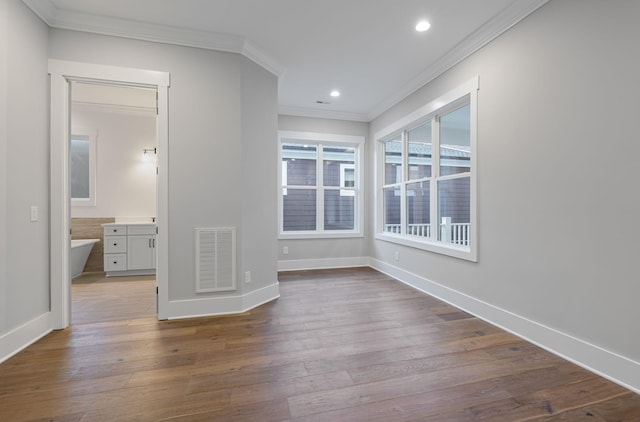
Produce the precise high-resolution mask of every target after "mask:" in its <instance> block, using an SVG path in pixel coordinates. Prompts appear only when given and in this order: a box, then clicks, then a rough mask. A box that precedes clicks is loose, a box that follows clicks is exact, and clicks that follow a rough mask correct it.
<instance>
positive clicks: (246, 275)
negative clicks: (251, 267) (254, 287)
mask: <svg viewBox="0 0 640 422" xmlns="http://www.w3.org/2000/svg"><path fill="white" fill-rule="evenodd" d="M244 282H245V283H251V271H245V272H244Z"/></svg>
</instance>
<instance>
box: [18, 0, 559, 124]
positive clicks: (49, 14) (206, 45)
mask: <svg viewBox="0 0 640 422" xmlns="http://www.w3.org/2000/svg"><path fill="white" fill-rule="evenodd" d="M22 1H23V2H24V3H25V4H26V5H27V6H28V7H29V8H30V9H31V10H33V12H34V13H35V14H36V15H38V16H39V17H40V18H41V19H42V20H43V21H44V22H45V23H46V24H47V25H49V26H50V27H53V28H60V29H69V30H76V31H84V32H91V33H96V34H101V35H110V36H117V37H124V38H132V39H138V40H143V41H151V42H160V43H165V44H173V45H181V46H185V47H196V48H203V49H208V50H216V51H224V52H229V53H237V54H240V55H242V56H244V57H246V58H248V59H249V60H251V61H253V62H254V63H256V64H258V65H259V66H261V67H263V68H264V69H266V70H267V71H269V72H270V73H272V74H274V75H275V76H276V77H278V78H280V77H281V76H282V75H283V74H284V72H285V71H286V68H285V67H284V65H282V64H281V63H280V62H278V60H276V59H275V58H273V57H271V56H270V55H269V54H268V53H267V52H266V51H264V50H262V49H260V48H259V47H257V46H256V45H255V44H253V43H252V42H250V41H249V40H247V39H246V38H244V37H239V36H234V35H229V34H222V33H215V32H209V31H200V30H192V29H188V28H179V27H172V26H168V25H157V24H149V23H143V22H136V21H131V20H125V19H115V18H108V17H102V16H96V15H90V14H84V13H77V12H71V11H66V10H61V9H58V8H56V7H55V5H54V4H53V3H52V2H51V1H50V0H22ZM548 1H549V0H516V1H514V2H513V3H511V4H510V5H509V6H508V7H507V8H505V9H504V10H503V11H502V12H501V13H500V14H498V15H497V16H495V17H494V18H493V19H491V20H490V21H489V22H487V23H486V24H485V25H483V26H482V27H480V28H479V29H478V30H476V31H475V32H473V33H472V34H471V35H469V36H468V37H467V38H466V39H465V40H464V41H462V42H461V43H460V44H458V45H457V46H456V47H455V48H453V49H452V50H450V51H449V52H448V53H447V54H445V55H444V56H443V57H441V58H440V59H439V60H438V61H436V62H435V63H434V64H433V65H431V66H429V67H428V68H427V69H425V70H424V71H423V72H421V73H420V74H419V75H418V76H416V77H415V78H413V79H412V80H411V81H409V82H408V83H407V84H406V85H405V86H404V87H403V88H402V89H400V90H399V91H398V92H396V93H395V94H394V95H392V96H390V97H388V98H387V99H385V100H383V101H382V102H380V103H379V104H378V105H376V106H375V107H373V108H372V109H371V110H369V111H368V112H365V113H353V112H341V111H332V110H320V109H314V108H307V107H297V106H296V107H293V106H280V114H285V115H292V116H301V117H317V118H324V119H339V120H353V121H359V122H370V121H372V120H374V119H375V118H377V117H378V116H380V115H381V114H382V113H384V112H385V111H387V110H389V109H390V108H392V107H393V106H395V105H396V104H398V103H399V102H401V101H402V100H404V99H405V98H407V97H408V96H409V95H411V94H413V93H414V92H416V91H417V90H418V89H420V88H422V87H423V86H424V85H426V84H428V83H429V82H431V81H433V80H434V79H436V78H437V77H438V76H440V75H442V74H443V73H444V72H446V71H447V70H449V69H451V68H452V67H453V66H455V65H456V64H458V63H460V62H461V61H462V60H464V59H466V58H467V57H469V56H470V55H471V54H473V53H475V52H476V51H478V50H479V49H481V48H482V47H484V46H485V45H487V44H488V43H489V42H491V41H492V40H494V39H495V38H497V37H498V36H500V35H501V34H503V33H504V32H506V31H507V30H508V29H510V28H511V27H512V26H514V25H515V24H517V23H518V22H520V21H521V20H522V19H524V18H525V17H527V16H528V15H529V14H531V13H532V12H534V11H535V10H537V9H538V8H540V7H541V6H543V5H544V4H545V3H547V2H548Z"/></svg>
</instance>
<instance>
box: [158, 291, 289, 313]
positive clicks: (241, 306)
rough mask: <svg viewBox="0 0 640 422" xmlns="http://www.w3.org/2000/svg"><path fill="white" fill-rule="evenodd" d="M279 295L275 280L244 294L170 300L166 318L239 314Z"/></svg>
mask: <svg viewBox="0 0 640 422" xmlns="http://www.w3.org/2000/svg"><path fill="white" fill-rule="evenodd" d="M279 297H280V288H279V285H278V283H277V282H276V283H273V284H271V285H269V286H267V287H263V288H262V289H258V290H254V291H252V292H249V293H247V294H245V295H231V296H217V297H203V298H201V299H188V300H172V301H169V304H168V307H167V308H168V312H167V313H168V319H180V318H195V317H204V316H216V315H229V314H240V313H242V312H246V311H248V310H250V309H253V308H255V307H258V306H260V305H263V304H265V303H267V302H271V301H272V300H275V299H277V298H279Z"/></svg>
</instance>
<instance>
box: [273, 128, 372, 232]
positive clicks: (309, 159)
mask: <svg viewBox="0 0 640 422" xmlns="http://www.w3.org/2000/svg"><path fill="white" fill-rule="evenodd" d="M363 143H364V138H363V137H360V136H346V135H329V134H318V133H307V132H280V157H279V158H280V172H279V173H280V183H279V185H280V189H279V197H280V198H279V199H280V207H279V219H280V238H312V237H354V236H362V206H361V202H362V195H361V192H362V187H361V182H360V180H361V176H360V174H361V173H360V172H361V168H360V154H361V147H362V144H363Z"/></svg>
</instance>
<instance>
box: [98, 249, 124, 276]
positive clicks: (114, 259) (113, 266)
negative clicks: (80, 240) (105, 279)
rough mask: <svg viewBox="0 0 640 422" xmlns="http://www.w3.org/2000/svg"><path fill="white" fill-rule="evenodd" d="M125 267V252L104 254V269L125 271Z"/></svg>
mask: <svg viewBox="0 0 640 422" xmlns="http://www.w3.org/2000/svg"><path fill="white" fill-rule="evenodd" d="M126 269H127V254H125V253H117V254H108V255H105V256H104V270H105V271H107V272H108V271H125V270H126Z"/></svg>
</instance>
